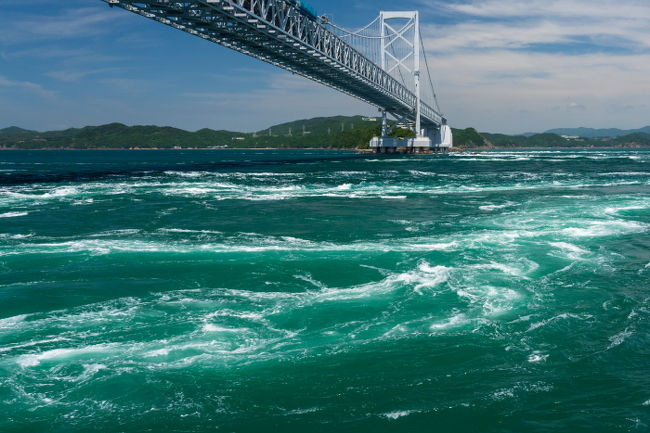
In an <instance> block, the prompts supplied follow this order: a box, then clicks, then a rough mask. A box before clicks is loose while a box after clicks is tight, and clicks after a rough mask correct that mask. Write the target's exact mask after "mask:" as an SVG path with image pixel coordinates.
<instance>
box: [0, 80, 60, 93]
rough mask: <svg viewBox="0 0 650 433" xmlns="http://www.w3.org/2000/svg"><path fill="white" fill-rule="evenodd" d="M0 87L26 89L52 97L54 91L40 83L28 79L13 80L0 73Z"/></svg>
mask: <svg viewBox="0 0 650 433" xmlns="http://www.w3.org/2000/svg"><path fill="white" fill-rule="evenodd" d="M0 87H5V88H13V89H19V90H27V91H28V92H30V93H33V94H36V95H39V96H43V97H52V96H54V92H52V91H50V90H47V89H45V88H43V86H41V85H40V84H36V83H32V82H30V81H15V80H10V79H8V78H7V77H4V76H2V75H0Z"/></svg>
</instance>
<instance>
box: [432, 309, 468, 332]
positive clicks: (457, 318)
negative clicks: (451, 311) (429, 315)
mask: <svg viewBox="0 0 650 433" xmlns="http://www.w3.org/2000/svg"><path fill="white" fill-rule="evenodd" d="M469 322H470V320H469V319H468V318H467V316H466V315H465V314H464V313H460V314H456V315H454V316H452V317H450V318H448V319H445V320H443V321H442V322H436V323H432V324H431V325H429V329H430V330H431V331H444V330H447V329H450V328H457V327H460V326H463V325H466V324H468V323H469Z"/></svg>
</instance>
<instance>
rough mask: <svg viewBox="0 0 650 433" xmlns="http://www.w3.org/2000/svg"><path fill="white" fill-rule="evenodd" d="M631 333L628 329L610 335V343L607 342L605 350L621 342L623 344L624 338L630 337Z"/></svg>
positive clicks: (632, 333)
mask: <svg viewBox="0 0 650 433" xmlns="http://www.w3.org/2000/svg"><path fill="white" fill-rule="evenodd" d="M632 335H634V332H633V331H630V330H629V329H626V330H624V331H621V332H619V333H618V334H616V335H612V336H611V337H609V342H610V344H609V346H607V350H609V349H613V348H615V347H616V346H620V345H621V344H623V343H624V342H625V340H626V339H627V338H628V337H630V336H632Z"/></svg>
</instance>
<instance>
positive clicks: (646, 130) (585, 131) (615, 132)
mask: <svg viewBox="0 0 650 433" xmlns="http://www.w3.org/2000/svg"><path fill="white" fill-rule="evenodd" d="M546 132H547V133H549V134H557V135H567V136H572V137H585V138H610V137H623V136H624V135H630V134H636V133H643V134H650V126H644V127H643V128H638V129H618V128H600V129H598V128H584V127H581V128H555V129H549V130H548V131H546Z"/></svg>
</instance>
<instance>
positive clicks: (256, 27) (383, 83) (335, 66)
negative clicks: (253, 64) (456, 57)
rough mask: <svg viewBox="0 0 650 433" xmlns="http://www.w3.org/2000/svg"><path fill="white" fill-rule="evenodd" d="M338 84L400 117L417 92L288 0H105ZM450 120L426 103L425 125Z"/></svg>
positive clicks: (409, 112)
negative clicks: (414, 92)
mask: <svg viewBox="0 0 650 433" xmlns="http://www.w3.org/2000/svg"><path fill="white" fill-rule="evenodd" d="M102 1H105V2H106V3H108V4H109V5H111V6H118V7H121V8H124V9H126V10H129V11H131V12H135V13H137V14H140V15H142V16H145V17H147V18H150V19H154V20H156V21H159V22H162V23H163V24H166V25H169V26H171V27H174V28H177V29H179V30H183V31H185V32H188V33H190V34H193V35H195V36H199V37H201V38H203V39H206V40H209V41H212V42H215V43H218V44H220V45H223V46H226V47H228V48H231V49H233V50H236V51H239V52H242V53H244V54H246V55H248V56H251V57H254V58H257V59H259V60H262V61H264V62H267V63H270V64H273V65H275V66H278V67H280V68H283V69H286V70H288V71H291V72H293V73H295V74H298V75H301V76H304V77H307V78H309V79H311V80H313V81H316V82H318V83H321V84H324V85H326V86H329V87H331V88H334V89H336V90H338V91H340V92H343V93H346V94H348V95H351V96H353V97H355V98H358V99H360V100H362V101H365V102H367V103H369V104H371V105H374V106H376V107H378V108H379V109H381V110H384V111H386V112H388V113H390V114H392V115H394V116H396V117H397V118H401V119H407V120H413V119H414V118H415V108H414V107H415V106H416V103H417V99H416V96H415V95H414V94H413V93H411V92H410V91H409V90H408V89H407V88H406V87H405V86H403V85H402V84H401V83H399V82H398V81H397V80H395V79H394V78H392V77H391V76H390V75H389V74H387V73H386V72H385V71H383V70H382V69H381V67H379V66H378V65H375V64H374V63H372V62H371V61H370V60H368V59H367V58H365V57H364V56H363V55H361V54H360V53H359V52H357V51H356V50H355V49H354V48H353V47H351V46H349V45H348V44H346V43H345V42H344V41H343V40H341V39H340V38H339V37H338V36H336V35H335V34H333V33H332V32H330V31H329V30H327V29H326V28H324V27H323V26H322V25H321V24H320V23H318V22H316V21H315V20H314V19H313V18H310V17H308V16H306V15H304V14H302V13H301V12H300V10H299V9H298V8H296V7H294V6H292V5H291V4H289V3H287V2H286V1H284V0H194V1H182V2H179V1H170V0H157V1H153V0H139V1H134V0H102ZM445 123H446V121H445V120H444V119H443V118H442V117H441V116H440V115H439V114H438V113H437V112H436V111H435V110H434V109H433V108H431V107H430V106H428V105H427V104H422V127H423V128H428V129H430V130H439V129H440V127H441V126H442V125H444V124H445Z"/></svg>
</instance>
